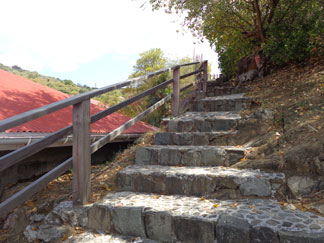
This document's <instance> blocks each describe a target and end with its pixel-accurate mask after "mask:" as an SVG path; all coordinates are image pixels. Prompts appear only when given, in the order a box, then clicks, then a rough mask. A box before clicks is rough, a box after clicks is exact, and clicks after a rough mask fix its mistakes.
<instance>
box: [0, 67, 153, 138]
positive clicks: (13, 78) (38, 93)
mask: <svg viewBox="0 0 324 243" xmlns="http://www.w3.org/2000/svg"><path fill="white" fill-rule="evenodd" d="M68 97H69V95H67V94H65V93H62V92H60V91H57V90H54V89H52V88H49V87H46V86H43V85H41V84H38V83H35V82H33V81H30V80H28V79H25V78H23V77H20V76H17V75H15V74H12V73H9V72H6V71H4V70H1V69H0V120H3V119H6V118H9V117H11V116H15V115H17V114H20V113H22V112H26V111H29V110H32V109H35V108H38V107H41V106H44V105H47V104H50V103H53V102H56V101H59V100H62V99H66V98H68ZM93 103H95V102H91V108H90V112H91V114H95V113H98V112H99V111H102V110H104V108H102V107H99V106H97V105H95V104H93ZM129 119H130V118H129V117H127V116H125V115H122V114H120V113H117V112H115V113H113V114H111V115H109V116H108V117H105V118H103V119H101V120H99V121H97V122H95V123H93V124H91V132H92V133H109V132H111V131H112V130H114V129H115V128H117V127H119V126H121V125H122V124H124V123H125V122H126V121H128V120H129ZM71 124H72V107H71V106H70V107H67V108H64V109H62V110H59V111H56V112H54V113H51V114H48V115H46V116H44V117H40V118H38V119H36V120H33V121H30V122H27V123H25V124H23V125H20V126H17V127H14V128H11V129H8V130H7V131H6V132H38V133H51V132H54V131H57V130H59V129H61V128H64V127H66V126H68V125H71ZM155 129H156V128H155V127H153V126H150V125H148V124H146V123H144V122H138V123H136V124H135V125H134V126H132V127H131V128H129V129H127V130H126V131H125V132H124V133H145V132H148V131H152V130H155Z"/></svg>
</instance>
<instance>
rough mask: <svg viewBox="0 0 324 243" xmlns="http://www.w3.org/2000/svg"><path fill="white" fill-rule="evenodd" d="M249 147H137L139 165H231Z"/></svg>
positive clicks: (136, 159)
mask: <svg viewBox="0 0 324 243" xmlns="http://www.w3.org/2000/svg"><path fill="white" fill-rule="evenodd" d="M247 149H248V148H243V147H234V146H176V145H168V146H166V145H154V146H149V147H139V148H137V149H136V158H135V162H136V164H137V165H171V166H172V165H182V166H221V165H222V166H230V165H233V164H235V163H237V162H238V161H240V160H241V159H242V158H243V157H244V156H245V151H246V150H247Z"/></svg>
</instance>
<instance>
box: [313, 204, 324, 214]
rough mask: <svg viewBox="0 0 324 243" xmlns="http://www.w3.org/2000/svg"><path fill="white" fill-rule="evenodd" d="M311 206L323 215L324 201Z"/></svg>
mask: <svg viewBox="0 0 324 243" xmlns="http://www.w3.org/2000/svg"><path fill="white" fill-rule="evenodd" d="M311 207H312V208H313V209H315V210H316V211H317V212H319V213H321V214H323V215H324V203H315V204H313V205H312V206H311Z"/></svg>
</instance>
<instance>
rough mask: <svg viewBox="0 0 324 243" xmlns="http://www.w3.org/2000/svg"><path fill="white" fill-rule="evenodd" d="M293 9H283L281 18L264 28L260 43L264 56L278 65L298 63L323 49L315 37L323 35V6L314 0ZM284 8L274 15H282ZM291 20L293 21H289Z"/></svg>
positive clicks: (301, 3)
mask: <svg viewBox="0 0 324 243" xmlns="http://www.w3.org/2000/svg"><path fill="white" fill-rule="evenodd" d="M293 7H295V8H296V9H295V10H294V11H288V12H287V11H286V12H287V13H286V14H285V15H284V18H283V20H282V21H281V22H280V23H278V24H277V25H275V26H271V27H270V28H269V30H268V36H269V37H268V40H267V43H266V44H265V45H264V50H265V52H266V55H267V56H269V57H270V59H271V60H272V61H273V62H274V63H275V64H278V65H282V64H286V63H289V62H301V61H303V60H305V59H306V58H308V57H309V56H310V55H313V54H314V52H313V51H314V50H317V49H318V48H323V46H321V44H322V43H321V42H320V41H319V40H320V39H319V37H320V35H321V34H323V29H324V19H323V14H324V13H323V9H321V8H320V7H319V5H318V3H316V2H314V1H304V2H300V3H299V5H295V6H293ZM283 11H285V9H280V10H278V12H277V15H279V16H282V15H283V14H284V13H281V12H283ZM292 19H293V21H292Z"/></svg>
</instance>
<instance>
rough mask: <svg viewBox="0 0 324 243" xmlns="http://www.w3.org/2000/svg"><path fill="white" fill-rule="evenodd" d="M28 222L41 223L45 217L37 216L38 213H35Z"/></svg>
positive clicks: (42, 215)
mask: <svg viewBox="0 0 324 243" xmlns="http://www.w3.org/2000/svg"><path fill="white" fill-rule="evenodd" d="M29 219H30V221H31V222H34V223H35V222H41V221H43V220H44V219H45V215H44V214H39V213H35V214H34V215H32V216H30V218H29Z"/></svg>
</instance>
